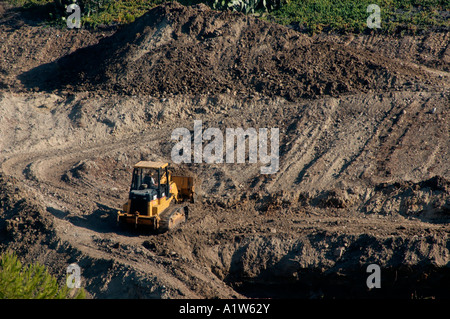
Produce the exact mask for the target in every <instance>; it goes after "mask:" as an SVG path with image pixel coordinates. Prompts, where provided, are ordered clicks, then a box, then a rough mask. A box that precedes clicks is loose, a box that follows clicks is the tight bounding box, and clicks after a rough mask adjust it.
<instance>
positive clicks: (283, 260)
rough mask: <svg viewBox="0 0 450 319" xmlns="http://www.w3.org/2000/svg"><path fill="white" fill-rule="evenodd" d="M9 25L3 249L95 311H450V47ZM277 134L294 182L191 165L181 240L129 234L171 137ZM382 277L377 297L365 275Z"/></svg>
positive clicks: (253, 23) (157, 13) (233, 27)
mask: <svg viewBox="0 0 450 319" xmlns="http://www.w3.org/2000/svg"><path fill="white" fill-rule="evenodd" d="M2 11H3V13H2V15H1V16H0V39H1V41H0V56H1V60H0V150H1V152H0V172H1V175H0V189H1V191H0V250H1V251H4V250H6V249H14V250H16V251H17V252H18V253H19V254H20V256H21V257H22V258H24V259H25V260H28V261H39V262H41V263H43V264H45V265H46V266H48V267H49V269H50V270H51V272H52V273H54V274H55V275H57V276H59V277H60V278H63V277H64V276H65V270H66V267H67V265H68V264H70V263H72V262H76V263H77V264H78V265H79V266H80V267H81V269H82V283H83V286H84V287H85V289H86V291H87V292H88V294H89V296H90V297H93V298H246V297H273V298H279V297H292V296H294V297H300V298H342V297H392V298H396V297H400V298H425V297H427V298H428V297H434V298H441V297H449V290H448V289H446V287H448V284H450V271H449V268H448V266H449V261H450V252H449V249H450V241H449V239H448V233H449V230H450V226H449V221H450V162H449V158H450V157H449V154H450V131H449V127H450V107H449V105H450V90H449V83H450V82H449V73H448V72H449V64H450V48H449V45H448V44H449V38H450V33H449V32H431V31H430V32H428V33H424V34H419V35H414V36H412V35H406V36H395V35H391V36H387V35H377V34H360V35H337V34H319V35H315V36H307V35H305V34H302V33H299V32H296V31H294V30H291V29H288V28H286V27H282V26H279V25H275V24H270V23H267V22H263V21H260V20H257V19H255V18H252V17H249V16H244V15H242V14H237V13H230V12H227V13H223V12H215V11H212V10H210V9H208V8H207V7H206V6H203V5H199V6H194V7H183V6H181V5H179V4H177V3H172V4H167V5H164V6H161V7H157V8H155V9H154V10H151V11H150V12H149V13H147V14H146V15H144V16H143V17H142V18H140V19H137V20H136V21H135V22H134V23H132V24H129V25H127V26H125V27H122V28H116V29H114V28H112V29H100V30H96V31H89V30H65V29H56V28H52V27H45V26H42V25H39V24H38V23H36V22H35V21H33V20H32V19H31V20H30V19H29V18H27V17H24V16H23V15H22V14H21V13H20V12H17V11H15V10H14V9H12V8H9V7H8V6H6V5H5V6H4V9H3V10H0V12H2ZM194 120H202V125H203V128H204V129H206V128H208V127H216V128H219V129H220V130H222V131H223V132H225V129H226V128H238V127H242V128H244V129H245V128H256V129H258V128H279V130H280V150H279V151H280V159H279V171H278V172H277V173H276V174H272V175H262V174H260V167H261V163H257V164H250V163H248V162H246V163H244V164H238V163H235V164H226V163H224V164H207V163H198V164H180V165H173V166H174V169H175V170H183V171H184V172H186V171H187V172H189V173H190V174H192V175H193V176H195V178H196V185H197V189H198V200H197V202H196V203H195V204H191V208H190V215H189V216H190V218H189V220H188V222H187V223H185V224H183V225H182V226H181V227H180V228H178V229H176V230H174V231H172V232H168V233H164V234H154V233H150V232H148V231H144V230H141V231H135V230H132V229H126V228H125V229H123V228H120V227H118V225H117V224H116V213H117V210H118V209H121V205H122V204H123V203H124V202H125V201H126V199H127V192H128V188H129V183H130V178H131V168H132V166H133V164H135V163H136V162H137V161H139V160H142V159H146V160H161V161H169V162H170V161H171V150H172V147H173V145H174V144H175V142H174V141H173V140H171V138H170V137H171V132H172V131H173V130H174V129H175V128H179V127H186V128H189V129H190V130H192V129H193V122H194ZM373 263H375V264H378V265H379V266H380V267H381V269H382V289H373V290H370V291H369V289H368V288H367V286H366V278H367V276H368V274H367V272H366V268H367V266H368V265H370V264H373Z"/></svg>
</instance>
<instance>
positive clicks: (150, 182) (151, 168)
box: [130, 161, 170, 200]
mask: <svg viewBox="0 0 450 319" xmlns="http://www.w3.org/2000/svg"><path fill="white" fill-rule="evenodd" d="M167 168H168V164H167V163H163V162H150V161H141V162H139V163H137V164H136V165H135V166H134V170H133V178H132V182H131V189H130V195H131V194H141V195H144V194H146V195H148V197H150V200H153V199H157V198H161V197H164V196H169V190H170V185H169V183H168V182H167V181H168V180H170V179H169V174H170V173H169V171H168V169H167Z"/></svg>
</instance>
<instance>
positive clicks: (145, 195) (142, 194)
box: [129, 189, 158, 201]
mask: <svg viewBox="0 0 450 319" xmlns="http://www.w3.org/2000/svg"><path fill="white" fill-rule="evenodd" d="M129 198H130V199H131V200H133V199H138V198H139V199H146V200H147V201H151V200H154V199H157V198H158V191H157V190H156V189H139V190H132V191H130V195H129Z"/></svg>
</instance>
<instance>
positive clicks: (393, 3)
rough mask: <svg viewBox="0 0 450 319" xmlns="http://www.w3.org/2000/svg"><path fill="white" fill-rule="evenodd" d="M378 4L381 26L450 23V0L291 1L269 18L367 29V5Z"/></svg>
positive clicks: (413, 27) (315, 28)
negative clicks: (447, 16)
mask: <svg viewBox="0 0 450 319" xmlns="http://www.w3.org/2000/svg"><path fill="white" fill-rule="evenodd" d="M372 3H373V4H377V5H378V6H379V7H380V9H381V12H380V15H381V29H382V30H385V31H388V32H395V31H397V28H406V29H409V30H413V31H415V30H417V29H420V28H425V27H429V26H450V23H449V20H448V18H447V19H446V17H445V14H447V15H448V14H449V13H450V12H449V11H450V2H449V1H446V0H428V1H417V0H409V1H408V0H407V1H398V0H360V1H359V0H358V1H354V0H287V3H285V4H284V5H283V6H281V7H280V8H279V9H277V10H274V11H272V12H270V14H269V17H268V19H271V20H273V21H275V22H278V23H281V24H285V25H287V24H300V25H302V26H304V27H306V29H308V30H310V31H313V32H316V31H319V32H320V31H321V30H323V29H335V30H339V31H350V32H361V31H363V30H365V29H366V28H367V25H366V21H367V17H368V16H369V15H370V13H367V7H368V6H369V5H370V4H372Z"/></svg>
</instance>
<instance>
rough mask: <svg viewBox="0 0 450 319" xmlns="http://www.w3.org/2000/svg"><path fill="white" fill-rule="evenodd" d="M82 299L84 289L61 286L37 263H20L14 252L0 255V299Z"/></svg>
mask: <svg viewBox="0 0 450 319" xmlns="http://www.w3.org/2000/svg"><path fill="white" fill-rule="evenodd" d="M71 298H75V299H84V298H85V291H84V289H69V288H67V286H66V283H64V285H62V286H61V287H60V286H59V285H58V282H57V280H56V279H55V278H54V277H52V276H51V275H50V274H49V273H48V271H47V269H46V268H45V267H44V266H42V265H39V264H30V265H27V266H24V265H22V263H21V262H20V260H19V258H18V257H17V255H16V254H14V253H4V254H2V255H1V256H0V299H71Z"/></svg>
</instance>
